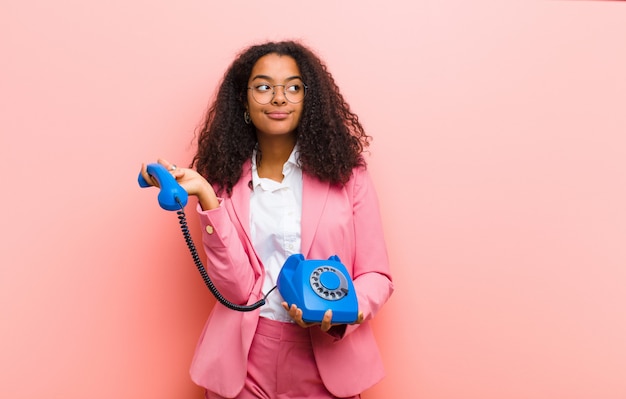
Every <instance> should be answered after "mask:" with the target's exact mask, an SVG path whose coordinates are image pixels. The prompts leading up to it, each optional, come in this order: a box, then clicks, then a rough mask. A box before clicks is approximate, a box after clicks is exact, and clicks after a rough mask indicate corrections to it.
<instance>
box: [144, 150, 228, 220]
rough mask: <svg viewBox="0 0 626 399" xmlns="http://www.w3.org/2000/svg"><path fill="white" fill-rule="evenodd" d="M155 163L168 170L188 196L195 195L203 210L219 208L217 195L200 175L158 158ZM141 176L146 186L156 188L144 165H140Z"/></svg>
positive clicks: (154, 181)
mask: <svg viewBox="0 0 626 399" xmlns="http://www.w3.org/2000/svg"><path fill="white" fill-rule="evenodd" d="M157 162H158V163H159V164H161V165H163V166H164V167H165V169H167V170H169V172H170V173H171V174H172V176H174V178H175V179H176V181H177V182H178V184H180V186H181V187H182V188H183V189H185V191H187V194H189V195H195V196H196V197H197V198H198V203H199V204H200V206H201V207H202V209H203V210H205V211H206V210H209V209H214V208H217V207H219V202H218V200H217V195H216V194H215V191H214V190H213V186H211V184H210V183H209V182H208V181H207V180H206V179H205V178H204V177H202V175H200V173H198V172H196V171H195V170H193V169H188V168H180V167H177V166H176V165H174V164H173V163H171V162H169V161H167V160H165V159H161V158H159V159H158V160H157ZM141 175H142V176H143V178H144V179H145V180H146V182H148V184H150V185H152V186H155V187H158V186H159V185H158V182H157V181H156V179H153V178H152V177H151V176H150V175H149V174H148V171H147V169H146V165H145V164H142V165H141Z"/></svg>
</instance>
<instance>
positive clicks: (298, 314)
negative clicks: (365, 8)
mask: <svg viewBox="0 0 626 399" xmlns="http://www.w3.org/2000/svg"><path fill="white" fill-rule="evenodd" d="M282 305H283V308H285V310H286V311H287V312H288V313H289V316H291V318H292V319H293V321H295V322H296V324H297V325H299V326H300V327H302V328H308V327H311V326H314V325H317V324H319V325H320V328H321V329H322V331H324V332H327V331H328V330H330V328H331V327H332V326H333V325H336V324H332V320H333V311H332V309H328V310H327V311H326V312H325V313H324V317H323V318H322V321H321V323H307V322H305V321H304V320H302V309H300V308H298V307H297V306H296V305H295V304H294V305H291V307H289V305H288V304H287V302H283V303H282ZM362 322H363V313H361V312H359V315H358V317H357V320H356V321H355V322H354V323H353V324H361V323H362Z"/></svg>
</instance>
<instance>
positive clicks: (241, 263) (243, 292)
mask: <svg viewBox="0 0 626 399" xmlns="http://www.w3.org/2000/svg"><path fill="white" fill-rule="evenodd" d="M197 211H198V214H199V217H200V226H201V227H202V244H203V247H204V252H205V254H206V257H207V262H206V271H207V274H208V275H209V277H210V279H211V281H212V282H213V284H214V285H215V287H216V288H217V289H218V291H219V292H220V294H222V295H223V296H224V297H225V298H226V299H227V300H229V301H230V302H233V303H235V304H239V305H243V304H249V303H252V302H254V301H256V300H257V298H256V296H254V295H251V293H252V292H254V290H255V287H256V285H258V280H259V273H257V272H255V268H254V267H252V266H251V261H250V256H249V254H248V252H249V249H247V248H246V247H245V246H244V245H243V243H242V241H241V239H240V236H239V233H238V231H237V229H236V227H235V225H234V223H233V222H232V220H231V218H230V215H229V213H228V211H227V209H226V207H225V204H224V203H223V200H221V199H220V206H219V207H218V208H216V209H212V210H209V211H204V210H202V209H201V208H200V206H199V205H198V208H197Z"/></svg>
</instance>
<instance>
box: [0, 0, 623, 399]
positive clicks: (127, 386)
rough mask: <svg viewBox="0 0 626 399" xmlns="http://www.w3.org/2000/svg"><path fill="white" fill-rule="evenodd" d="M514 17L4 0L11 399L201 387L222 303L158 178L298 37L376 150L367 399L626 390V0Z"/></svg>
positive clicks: (2, 201) (0, 385)
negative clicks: (376, 236) (277, 51)
mask: <svg viewBox="0 0 626 399" xmlns="http://www.w3.org/2000/svg"><path fill="white" fill-rule="evenodd" d="M211 3H214V4H211ZM503 3H504V2H491V4H487V3H484V2H461V1H459V2H435V1H426V0H414V1H405V2H397V1H395V2H394V1H391V2H389V1H387V2H384V6H382V5H380V4H383V3H381V2H372V1H342V2H334V1H316V2H309V3H304V5H302V4H301V2H292V3H290V4H289V5H288V6H274V5H268V4H267V3H261V2H249V3H248V2H240V1H237V2H225V1H223V2H209V1H158V0H157V1H150V2H148V1H136V0H135V1H128V0H124V1H122V0H114V1H102V2H85V1H78V0H58V1H54V2H50V1H41V0H40V1H29V2H17V1H13V2H11V1H3V4H2V13H1V15H0V19H1V20H0V38H2V39H0V46H1V47H0V51H1V61H0V68H1V73H0V90H1V95H0V133H1V141H0V153H1V155H2V157H1V159H2V164H3V168H2V170H3V181H4V183H3V184H4V187H3V189H2V196H0V205H1V208H2V210H3V217H2V231H3V234H4V237H3V240H1V241H0V245H1V249H2V251H1V253H0V263H1V269H0V312H1V313H0V314H1V317H2V324H1V327H0V354H1V355H0V359H1V360H0V362H1V363H0V367H1V369H0V397H2V398H11V399H31V398H40V397H46V398H60V397H62V398H65V399H82V398H87V397H89V398H93V399H99V398H112V397H114V398H128V399H131V398H132V399H135V398H155V399H157V398H162V399H171V398H200V397H201V390H199V389H198V388H197V387H195V386H194V385H193V384H192V383H191V382H190V380H189V377H188V374H187V368H188V365H189V362H190V358H191V355H192V352H193V348H194V345H195V340H196V338H197V336H198V334H199V333H200V329H201V327H202V324H203V322H204V319H205V317H206V316H207V314H208V312H209V308H210V306H211V305H212V303H213V300H212V298H211V297H210V294H209V293H208V292H207V291H206V289H205V288H204V286H203V285H202V282H201V280H200V278H199V277H198V275H197V274H196V270H195V268H194V267H193V264H192V263H191V261H190V258H189V257H188V255H187V253H186V248H185V245H184V242H183V240H182V238H181V237H180V234H179V231H178V227H177V220H176V218H175V215H174V214H171V213H167V212H164V211H162V210H160V209H159V208H158V206H157V203H156V194H157V193H156V191H148V190H140V189H139V188H138V187H137V184H136V174H137V171H138V168H139V165H140V163H141V162H143V161H152V160H154V159H155V158H156V157H158V156H166V157H168V158H169V159H172V160H175V161H176V162H177V163H179V164H185V163H187V162H188V161H189V160H190V157H191V154H192V148H191V146H190V143H191V141H192V138H193V130H194V128H195V126H196V124H197V122H198V121H199V119H200V117H201V116H202V112H203V110H204V108H205V105H206V103H207V102H208V100H209V97H210V96H211V94H212V93H213V89H214V87H215V84H216V82H217V80H218V79H219V77H220V76H221V73H222V72H223V71H224V69H225V68H226V66H227V64H228V63H229V61H230V60H231V58H232V57H233V55H234V53H235V52H236V51H237V50H239V49H240V48H241V47H243V46H245V45H247V44H250V43H252V42H256V41H261V40H265V39H281V38H301V39H303V40H304V41H305V42H306V43H308V44H310V45H311V46H312V47H314V48H316V49H318V51H319V53H320V54H321V55H322V57H324V58H325V59H326V60H327V61H328V65H329V67H330V69H331V71H332V72H333V73H334V75H335V77H336V79H337V81H338V82H339V84H340V85H341V87H342V88H343V89H344V93H345V95H346V97H347V99H348V100H349V102H350V103H351V104H352V106H353V108H354V109H355V110H356V111H357V112H358V113H359V114H360V115H361V118H362V120H363V122H364V124H365V126H366V128H367V129H368V130H369V132H370V133H371V134H372V135H373V136H374V137H375V141H374V144H373V146H372V156H371V158H370V165H371V170H372V173H373V175H374V178H375V180H376V182H377V185H378V188H379V193H380V199H381V202H382V206H383V209H382V212H383V215H384V217H385V220H386V233H387V239H388V242H389V248H390V256H391V260H392V262H393V271H394V273H395V278H396V284H397V291H396V293H395V294H394V296H393V298H392V300H391V301H390V302H389V304H388V306H387V307H386V308H385V310H384V311H383V312H382V313H381V314H380V316H379V318H377V319H376V320H375V327H376V331H377V336H378V339H379V342H380V346H381V349H382V352H383V356H384V361H385V364H386V367H387V370H388V376H387V378H386V379H385V380H384V381H383V382H382V383H380V384H379V385H378V386H376V387H375V388H373V389H372V390H371V391H369V392H368V393H367V394H366V395H364V398H365V399H373V398H421V399H472V398H476V399H478V398H480V399H502V398H506V399H516V398H520V399H521V398H533V399H544V398H545V399H554V398H568V399H590V398H602V399H613V398H615V399H617V398H624V397H626V378H624V370H626V341H625V340H624V337H625V336H626V310H625V306H624V304H625V303H626V289H624V287H625V283H626V267H625V266H626V245H624V241H625V239H626V211H625V210H624V209H625V207H624V203H626V176H625V170H626V139H624V133H625V132H626V112H624V109H625V106H626V94H625V93H626V78H625V75H624V71H625V70H626V56H625V55H624V54H626V53H625V50H626V47H625V45H624V38H625V37H626V24H624V17H625V16H626V4H623V3H618V2H558V1H557V2H555V1H542V2H528V1H525V2H523V3H524V4H523V5H522V4H513V3H511V4H506V5H505V4H503ZM192 226H194V227H197V225H196V224H195V221H192Z"/></svg>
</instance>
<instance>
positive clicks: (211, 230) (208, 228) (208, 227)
mask: <svg viewBox="0 0 626 399" xmlns="http://www.w3.org/2000/svg"><path fill="white" fill-rule="evenodd" d="M206 232H207V233H209V234H213V226H207V227H206Z"/></svg>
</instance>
